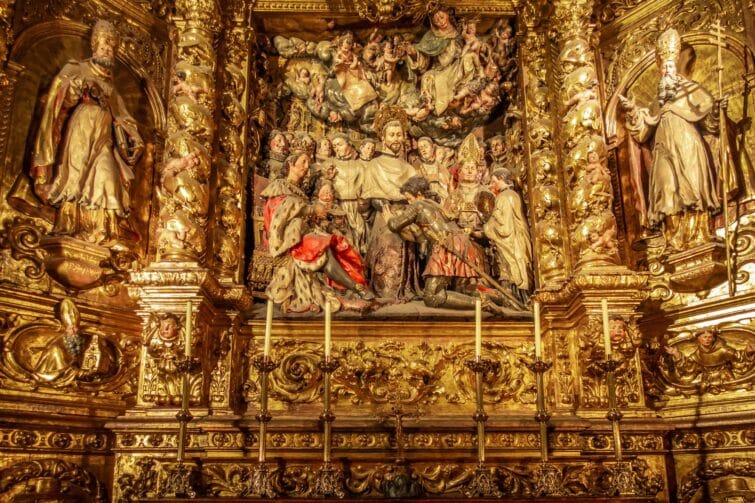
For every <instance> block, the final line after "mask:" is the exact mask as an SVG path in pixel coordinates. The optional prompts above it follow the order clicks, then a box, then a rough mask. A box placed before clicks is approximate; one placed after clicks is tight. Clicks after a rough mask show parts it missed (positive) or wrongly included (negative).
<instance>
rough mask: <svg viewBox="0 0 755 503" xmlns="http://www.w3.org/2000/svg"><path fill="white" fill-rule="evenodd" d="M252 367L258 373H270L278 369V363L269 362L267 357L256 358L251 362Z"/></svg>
mask: <svg viewBox="0 0 755 503" xmlns="http://www.w3.org/2000/svg"><path fill="white" fill-rule="evenodd" d="M252 365H254V368H256V369H257V371H258V372H260V373H270V372H272V371H273V370H275V369H277V368H278V362H276V361H273V360H271V359H270V358H269V357H268V358H265V357H264V356H258V357H256V358H255V359H254V360H253V361H252Z"/></svg>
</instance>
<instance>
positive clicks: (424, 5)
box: [354, 0, 438, 23]
mask: <svg viewBox="0 0 755 503" xmlns="http://www.w3.org/2000/svg"><path fill="white" fill-rule="evenodd" d="M354 3H355V4H356V5H355V6H356V9H357V14H358V15H359V17H361V18H362V19H366V20H368V21H372V22H373V23H389V22H391V21H397V20H399V19H401V18H404V17H411V18H412V21H414V22H415V23H416V22H417V21H419V20H420V19H422V17H423V16H425V15H427V14H428V13H429V12H432V10H433V8H435V7H437V5H438V2H437V1H435V0H431V1H429V2H425V1H422V0H378V1H377V2H370V1H368V0H356V2H354Z"/></svg>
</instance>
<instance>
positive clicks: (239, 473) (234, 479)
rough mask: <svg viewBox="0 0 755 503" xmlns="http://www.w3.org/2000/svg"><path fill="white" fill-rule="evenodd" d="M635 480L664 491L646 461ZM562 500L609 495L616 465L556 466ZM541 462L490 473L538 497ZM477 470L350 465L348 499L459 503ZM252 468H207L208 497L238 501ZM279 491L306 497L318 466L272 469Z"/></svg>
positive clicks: (649, 491) (643, 488) (639, 492)
mask: <svg viewBox="0 0 755 503" xmlns="http://www.w3.org/2000/svg"><path fill="white" fill-rule="evenodd" d="M625 465H626V471H627V473H628V475H629V476H630V477H631V479H632V480H633V481H634V484H633V486H634V487H633V491H631V493H630V494H631V495H634V496H655V495H656V494H658V493H659V492H660V491H661V490H662V489H663V479H662V477H661V475H660V474H659V473H657V472H656V471H655V469H654V468H653V467H651V466H650V465H649V464H648V463H647V462H646V461H645V460H643V459H635V460H632V461H631V462H629V463H626V464H625ZM554 466H555V467H556V470H557V477H558V480H559V482H560V486H561V488H562V491H561V492H562V494H563V495H564V496H571V497H580V496H582V497H584V496H603V497H605V496H610V495H612V493H611V492H610V490H611V489H610V488H611V484H612V476H613V473H614V471H615V470H614V467H613V465H612V464H598V463H569V464H564V465H554ZM539 468H540V464H539V463H532V464H522V465H520V466H517V467H515V468H509V467H504V466H495V467H493V468H491V469H492V471H493V472H494V473H495V479H496V480H497V485H498V488H499V489H500V491H501V492H502V493H503V494H505V495H507V496H512V497H519V498H530V497H533V496H534V495H535V492H534V491H535V485H536V482H537V477H538V476H539V475H538V470H539ZM477 469H478V467H477V465H475V464H461V463H414V464H412V465H411V466H408V465H400V464H387V463H378V464H373V463H359V464H354V465H351V466H350V467H349V469H348V473H347V476H346V479H345V480H346V487H345V489H346V491H347V494H348V495H350V496H354V497H415V496H420V495H424V496H445V497H455V498H461V497H464V496H465V489H466V486H467V485H468V484H469V482H470V480H472V478H473V477H474V476H475V471H476V470H477ZM252 470H253V468H252V467H249V466H248V465H240V464H238V463H230V464H221V463H211V464H208V465H206V466H204V467H203V475H204V476H205V479H206V481H207V484H206V487H207V492H208V495H212V496H215V497H234V496H235V497H239V496H245V495H248V494H249V493H248V490H247V489H248V487H249V479H250V477H251V472H252ZM274 470H275V471H277V474H278V476H276V477H274V480H275V481H276V482H275V486H276V487H275V489H276V490H278V491H279V492H278V493H277V494H279V495H285V496H288V497H308V496H311V495H312V491H313V488H314V484H315V478H316V477H315V476H316V467H314V466H309V465H302V464H287V465H285V466H280V465H279V466H277V467H275V468H274Z"/></svg>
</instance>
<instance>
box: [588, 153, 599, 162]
mask: <svg viewBox="0 0 755 503" xmlns="http://www.w3.org/2000/svg"><path fill="white" fill-rule="evenodd" d="M587 162H588V163H589V164H599V163H600V156H599V155H598V153H597V152H589V153H588V154H587Z"/></svg>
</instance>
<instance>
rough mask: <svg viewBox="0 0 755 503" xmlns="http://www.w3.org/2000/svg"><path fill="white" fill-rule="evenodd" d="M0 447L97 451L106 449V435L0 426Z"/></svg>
mask: <svg viewBox="0 0 755 503" xmlns="http://www.w3.org/2000/svg"><path fill="white" fill-rule="evenodd" d="M0 449H7V450H10V451H13V450H16V449H18V450H22V451H29V450H34V451H35V452H40V451H65V452H66V453H67V454H70V453H74V452H87V453H97V452H106V451H107V450H108V437H107V435H106V434H105V433H104V432H98V431H91V432H68V431H65V432H61V431H48V430H27V429H19V428H0Z"/></svg>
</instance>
